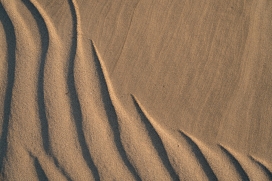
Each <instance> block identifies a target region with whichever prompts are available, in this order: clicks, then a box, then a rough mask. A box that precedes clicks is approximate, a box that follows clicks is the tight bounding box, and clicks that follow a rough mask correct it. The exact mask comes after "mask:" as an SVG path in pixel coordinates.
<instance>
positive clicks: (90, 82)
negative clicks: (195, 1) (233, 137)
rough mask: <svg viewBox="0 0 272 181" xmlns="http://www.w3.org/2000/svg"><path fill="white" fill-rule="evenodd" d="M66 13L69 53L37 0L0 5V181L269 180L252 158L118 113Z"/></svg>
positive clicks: (89, 46) (89, 47)
mask: <svg viewBox="0 0 272 181" xmlns="http://www.w3.org/2000/svg"><path fill="white" fill-rule="evenodd" d="M67 7H69V11H70V14H71V19H72V31H71V32H72V35H71V41H70V43H69V44H68V46H67V42H66V43H63V41H62V39H61V37H60V36H59V33H58V30H57V29H56V27H55V25H54V23H53V21H52V20H51V19H50V16H49V15H48V14H47V12H46V11H45V10H44V9H43V8H42V6H41V5H40V4H39V3H38V2H36V1H35V0H22V1H17V0H10V1H1V3H0V20H1V24H2V26H1V28H2V31H1V33H3V34H4V37H5V42H6V49H3V50H2V49H1V50H0V51H2V52H1V56H2V57H1V66H3V67H5V68H4V69H5V71H4V72H1V75H0V78H1V80H0V81H1V92H0V93H1V98H0V99H1V109H2V110H1V122H0V123H1V125H0V126H1V130H0V131H1V135H0V136H1V140H0V170H1V177H0V179H1V180H163V181H166V180H272V173H271V170H270V169H269V168H268V167H267V166H266V163H265V162H264V161H262V160H260V159H258V158H256V157H254V156H250V155H241V154H239V153H238V152H236V151H234V150H232V149H230V148H227V147H226V146H224V145H221V144H218V146H216V147H213V148H210V147H209V146H207V145H206V144H204V143H203V142H201V141H199V140H198V139H197V138H194V137H193V136H192V135H190V134H188V133H185V132H184V131H179V133H177V134H178V135H179V136H178V137H176V136H173V134H172V132H170V131H168V130H167V129H164V128H163V127H162V126H161V125H159V124H158V123H157V122H156V121H155V120H153V119H152V117H151V116H150V115H148V113H147V111H146V110H145V109H144V108H143V106H142V105H141V103H140V101H139V100H138V99H137V98H136V96H134V95H131V99H130V100H131V102H130V104H131V105H132V107H133V110H131V111H126V108H125V107H124V106H123V105H122V103H121V102H120V101H119V100H118V97H117V94H116V93H115V92H114V89H113V85H112V84H111V81H110V78H109V75H108V73H107V70H106V66H105V65H104V62H103V61H102V58H101V56H100V55H99V52H98V50H97V48H96V46H95V43H94V42H93V41H92V40H86V39H84V38H83V37H82V30H81V22H80V15H79V12H78V6H77V3H76V1H75V0H68V1H67ZM19 8H20V11H18V10H19ZM21 11H22V12H21ZM27 19H28V21H27ZM29 20H30V21H29ZM30 27H34V28H30Z"/></svg>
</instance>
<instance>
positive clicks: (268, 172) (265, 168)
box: [249, 156, 272, 180]
mask: <svg viewBox="0 0 272 181" xmlns="http://www.w3.org/2000/svg"><path fill="white" fill-rule="evenodd" d="M249 157H250V159H251V160H252V161H254V162H255V163H257V164H258V165H259V166H260V167H261V169H262V170H263V171H264V172H265V174H266V176H267V177H268V178H269V180H272V173H271V171H270V170H269V169H268V168H267V167H266V166H264V165H263V164H262V163H261V162H259V161H258V160H256V159H255V158H253V157H252V156H249Z"/></svg>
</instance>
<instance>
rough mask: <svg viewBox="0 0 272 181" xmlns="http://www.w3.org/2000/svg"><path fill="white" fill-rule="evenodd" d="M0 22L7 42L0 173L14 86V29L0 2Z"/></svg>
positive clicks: (4, 154)
mask: <svg viewBox="0 0 272 181" xmlns="http://www.w3.org/2000/svg"><path fill="white" fill-rule="evenodd" d="M0 21H1V22H2V24H3V27H4V31H5V36H6V41H7V64H8V71H7V87H6V92H5V98H4V115H3V125H2V134H1V139H0V172H2V171H3V170H2V169H3V161H4V158H5V156H6V152H7V147H8V143H7V137H8V130H9V119H10V113H11V101H12V91H13V86H14V79H15V64H16V56H15V51H16V35H15V29H14V26H13V24H12V21H11V19H10V18H9V16H8V14H7V12H6V10H5V8H4V7H3V5H2V3H1V2H0Z"/></svg>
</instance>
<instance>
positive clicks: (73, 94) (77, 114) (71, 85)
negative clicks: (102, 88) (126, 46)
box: [67, 0, 99, 180]
mask: <svg viewBox="0 0 272 181" xmlns="http://www.w3.org/2000/svg"><path fill="white" fill-rule="evenodd" d="M68 3H69V6H70V11H71V15H72V20H73V30H72V33H73V35H72V44H71V48H70V55H69V65H68V79H67V85H68V89H69V92H70V104H71V107H72V113H73V117H74V121H75V126H76V130H77V136H78V141H79V144H80V147H81V151H82V156H83V158H84V160H85V162H86V164H87V165H88V167H89V169H90V170H91V171H92V173H93V176H94V178H95V180H99V173H98V171H97V168H96V166H95V164H94V162H93V160H92V158H91V156H90V151H89V148H88V146H87V143H86V138H85V135H84V133H83V126H82V121H83V118H82V112H81V106H80V102H79V99H78V96H77V94H78V93H77V90H76V87H75V78H74V67H75V65H74V64H75V59H76V53H77V51H78V41H80V38H79V37H78V34H79V31H80V30H79V24H80V22H78V21H79V17H78V16H79V15H78V13H77V11H76V6H75V2H73V1H72V0H68Z"/></svg>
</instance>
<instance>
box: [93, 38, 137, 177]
mask: <svg viewBox="0 0 272 181" xmlns="http://www.w3.org/2000/svg"><path fill="white" fill-rule="evenodd" d="M91 46H92V53H93V58H94V64H95V68H96V72H97V75H98V79H99V83H100V93H101V95H102V101H103V104H104V107H105V111H106V115H107V118H108V122H109V124H110V126H111V129H112V131H113V135H114V142H115V144H116V147H117V150H118V152H119V154H120V156H121V158H122V160H123V162H124V163H125V165H126V166H127V168H128V169H129V170H130V172H131V173H132V174H133V176H134V178H135V179H136V180H141V178H140V176H139V175H138V173H137V171H136V170H135V168H134V167H133V165H132V164H131V163H130V161H129V159H128V156H127V153H126V151H125V149H124V146H123V144H122V142H121V136H120V130H119V123H118V120H117V114H116V111H115V108H114V106H113V103H112V101H111V98H110V93H109V90H108V86H107V82H106V79H105V76H104V73H103V69H102V66H101V63H100V60H99V58H98V56H97V52H96V49H95V47H94V44H93V41H91Z"/></svg>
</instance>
